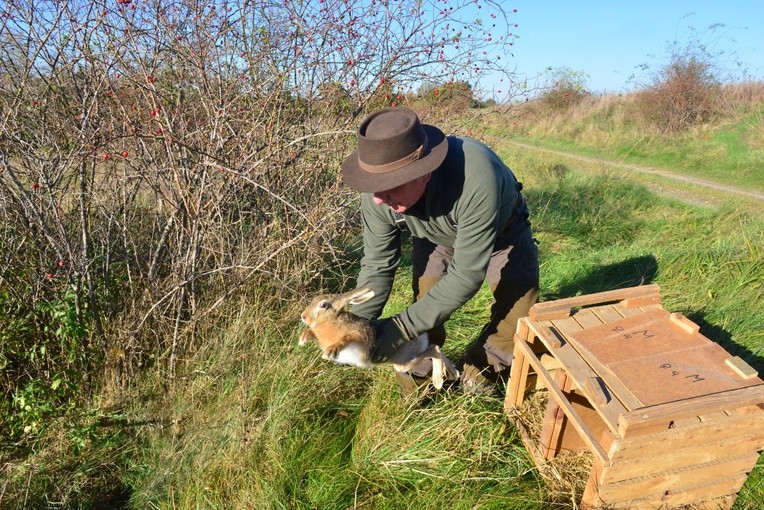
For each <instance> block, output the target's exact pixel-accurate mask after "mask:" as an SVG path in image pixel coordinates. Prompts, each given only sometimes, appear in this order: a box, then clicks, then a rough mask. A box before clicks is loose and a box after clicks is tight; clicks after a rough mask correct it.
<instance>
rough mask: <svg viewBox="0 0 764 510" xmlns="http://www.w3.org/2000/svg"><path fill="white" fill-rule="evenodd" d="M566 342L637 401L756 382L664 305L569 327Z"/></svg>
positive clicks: (671, 398) (658, 400)
mask: <svg viewBox="0 0 764 510" xmlns="http://www.w3.org/2000/svg"><path fill="white" fill-rule="evenodd" d="M569 339H570V343H571V345H573V347H574V348H575V349H576V350H578V351H579V353H580V354H581V356H582V357H584V358H585V359H586V360H587V362H589V363H590V364H591V365H592V367H593V368H595V370H596V371H597V372H598V373H599V374H600V375H602V376H603V377H604V379H605V381H606V382H608V379H609V380H610V381H613V379H615V381H613V382H615V383H616V384H613V387H614V389H616V388H617V389H618V390H619V391H620V392H621V393H622V394H623V393H624V392H628V393H629V395H628V397H632V398H633V399H636V400H637V401H638V402H639V403H641V404H642V405H643V406H650V405H656V404H662V403H665V402H673V401H677V400H683V399H687V398H693V397H696V396H700V395H706V394H708V393H714V392H719V391H727V390H731V389H735V388H742V387H746V386H750V385H752V384H756V383H757V381H756V380H754V378H750V379H745V377H744V376H741V374H740V372H739V371H737V370H734V369H733V368H731V367H730V365H729V363H727V359H729V357H730V356H729V354H728V353H727V352H726V351H725V350H724V349H722V347H721V346H719V345H718V344H715V343H714V342H712V341H710V340H709V339H707V338H706V337H704V336H703V335H701V334H700V333H699V331H698V328H697V327H696V326H695V325H694V324H693V323H692V322H690V321H689V320H687V319H686V318H684V317H683V316H682V315H681V314H669V313H668V312H666V311H665V310H664V309H656V310H651V311H649V312H646V313H643V314H641V315H639V316H634V317H625V318H623V319H620V320H616V321H613V322H609V323H606V324H602V325H599V326H595V327H591V328H587V329H584V330H581V331H577V332H573V333H571V334H570V335H569Z"/></svg>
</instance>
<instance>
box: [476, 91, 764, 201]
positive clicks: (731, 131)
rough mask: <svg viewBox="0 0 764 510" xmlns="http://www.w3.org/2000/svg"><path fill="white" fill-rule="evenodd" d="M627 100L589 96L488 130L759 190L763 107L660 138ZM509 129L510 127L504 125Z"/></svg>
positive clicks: (762, 187)
mask: <svg viewBox="0 0 764 510" xmlns="http://www.w3.org/2000/svg"><path fill="white" fill-rule="evenodd" d="M632 101H633V98H632V97H631V96H625V97H610V96H607V97H603V98H591V99H589V100H587V101H584V102H583V103H582V104H580V105H578V106H577V107H576V108H575V109H574V110H572V111H568V112H563V113H558V114H554V115H552V114H550V115H548V116H539V115H537V114H534V115H529V116H527V117H525V116H522V115H520V116H519V117H518V118H517V119H516V120H514V121H513V124H508V123H507V122H505V121H503V120H500V121H498V122H497V123H496V124H495V125H494V126H493V127H492V129H491V130H490V133H492V134H494V135H501V134H509V135H510V136H511V137H512V138H513V139H514V140H517V141H522V142H526V143H530V144H533V145H538V146H542V147H545V148H549V149H555V150H561V151H567V152H572V153H575V154H580V155H584V156H590V157H599V158H605V159H610V160H614V161H618V162H625V163H632V164H640V165H646V166H652V167H658V168H664V169H667V170H672V171H675V172H678V173H681V174H686V175H691V176H694V177H698V178H703V179H709V180H711V181H715V182H717V183H721V184H728V185H732V186H736V187H741V188H747V189H751V190H756V191H764V173H762V172H761V168H762V164H763V163H764V144H762V136H764V127H763V126H764V124H763V123H762V116H764V108H762V106H761V104H760V103H758V104H755V105H753V106H748V107H745V108H740V109H738V110H735V111H733V112H731V113H728V114H726V115H725V116H723V117H722V118H720V119H719V120H718V121H716V122H713V123H707V124H700V125H696V126H695V127H693V128H692V129H690V130H689V131H687V132H684V133H681V134H679V135H674V134H670V135H667V134H661V133H660V132H658V131H655V130H651V129H650V128H649V127H647V126H645V125H644V123H642V122H640V121H639V119H638V118H637V117H636V115H635V113H634V112H633V109H634V105H633V102H632ZM510 126H511V127H510Z"/></svg>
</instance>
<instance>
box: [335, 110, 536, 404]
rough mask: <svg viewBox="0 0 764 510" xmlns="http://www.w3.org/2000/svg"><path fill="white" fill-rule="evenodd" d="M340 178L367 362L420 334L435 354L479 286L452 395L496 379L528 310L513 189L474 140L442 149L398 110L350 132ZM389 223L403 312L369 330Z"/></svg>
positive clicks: (526, 230)
mask: <svg viewBox="0 0 764 510" xmlns="http://www.w3.org/2000/svg"><path fill="white" fill-rule="evenodd" d="M342 177H343V179H344V181H345V183H346V184H347V185H348V186H350V187H351V188H353V189H354V190H356V191H359V192H362V195H361V212H362V217H363V225H364V231H363V241H364V254H363V258H362V260H361V270H360V273H359V275H358V281H357V286H358V287H370V288H371V289H373V290H374V292H375V297H374V298H372V299H371V300H369V301H367V302H365V303H363V304H359V305H356V306H355V307H354V308H353V312H354V313H356V314H357V315H360V316H362V317H366V318H368V319H372V320H375V325H376V331H377V338H376V340H375V343H374V346H373V349H372V359H373V361H375V362H382V361H385V360H386V359H388V358H389V357H390V356H391V355H392V354H393V353H395V352H396V350H397V349H398V348H399V347H400V346H401V345H402V344H403V343H404V342H407V341H409V340H411V339H413V338H416V337H417V336H418V335H419V334H421V333H423V332H425V331H427V332H429V334H430V341H431V342H432V343H436V344H438V345H441V346H442V345H443V342H444V341H445V329H444V328H443V323H444V322H445V321H446V320H447V319H448V317H449V316H450V315H451V314H452V313H453V312H454V311H456V310H457V309H459V308H460V307H461V306H463V305H464V304H465V303H466V302H467V301H468V300H469V299H470V298H471V297H472V296H474V295H475V293H477V291H478V290H479V289H480V287H481V285H482V283H483V281H484V280H486V279H487V280H488V283H489V286H490V288H491V290H492V292H493V296H494V302H493V304H492V306H491V318H490V322H489V323H488V324H486V325H485V327H484V328H483V330H482V332H481V333H480V335H479V336H478V338H477V339H476V340H475V341H474V342H473V343H472V344H471V345H470V346H469V347H468V348H467V350H466V353H465V356H464V366H463V369H462V384H463V386H464V388H465V389H466V390H468V391H481V390H484V389H490V385H489V384H487V383H488V382H489V381H490V382H495V381H497V380H498V379H499V378H506V377H507V376H508V370H507V369H508V368H509V365H510V364H511V362H512V350H513V345H514V343H513V335H514V333H515V328H516V324H517V320H518V319H519V318H521V317H524V316H526V315H527V313H528V310H529V309H530V307H531V306H532V305H533V304H534V303H535V302H536V300H537V298H538V250H537V248H536V244H535V242H534V240H533V237H532V233H531V228H530V222H529V221H528V209H527V207H526V205H525V200H524V199H523V196H522V194H521V193H520V190H521V189H522V185H521V184H520V183H518V182H517V180H516V179H515V176H514V175H513V174H512V172H511V171H510V169H509V168H508V167H507V166H506V165H505V164H504V163H502V161H501V160H500V159H499V157H498V156H497V155H496V154H495V153H494V152H492V151H491V150H490V149H489V148H488V147H486V146H485V145H483V144H482V143H480V142H478V141H477V140H474V139H471V138H460V137H455V136H449V137H446V136H445V134H444V133H443V132H442V131H441V130H440V129H438V128H436V127H434V126H430V125H427V124H422V123H421V122H420V120H419V118H418V116H417V114H416V113H415V112H414V111H412V110H410V109H407V108H387V109H384V110H381V111H378V112H376V113H373V114H371V115H369V116H368V117H366V118H365V119H364V120H363V121H362V122H361V125H360V127H359V129H358V148H357V150H356V151H354V152H353V153H352V154H351V155H350V156H348V157H347V158H346V159H345V161H344V162H343V164H342ZM399 221H404V222H405V224H406V226H407V227H408V229H409V230H410V232H411V234H412V270H413V278H412V282H413V284H412V286H413V291H414V298H415V302H414V303H413V304H412V305H410V306H409V307H408V308H406V309H405V310H403V311H402V312H401V313H399V314H397V315H395V316H393V317H389V318H386V319H381V320H376V319H378V317H379V315H380V314H381V313H382V309H383V308H384V305H385V303H386V302H387V299H388V297H389V295H390V289H391V287H392V283H393V278H394V276H395V271H396V268H397V267H398V265H399V264H400V261H401V233H400V228H399ZM416 375H420V376H421V375H424V374H421V373H420V374H416ZM408 378H409V380H406V376H405V375H404V376H402V378H401V377H399V380H398V382H399V384H400V385H401V388H402V390H403V391H404V392H409V391H411V389H412V388H415V382H414V380H413V379H411V376H410V375H408Z"/></svg>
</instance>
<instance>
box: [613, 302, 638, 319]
mask: <svg viewBox="0 0 764 510" xmlns="http://www.w3.org/2000/svg"><path fill="white" fill-rule="evenodd" d="M611 308H612V309H613V310H615V311H617V312H618V313H620V314H621V315H622V316H623V317H631V316H632V315H639V314H640V313H644V312H643V310H640V309H639V308H626V307H625V306H623V305H622V304H621V303H616V304H614V305H611Z"/></svg>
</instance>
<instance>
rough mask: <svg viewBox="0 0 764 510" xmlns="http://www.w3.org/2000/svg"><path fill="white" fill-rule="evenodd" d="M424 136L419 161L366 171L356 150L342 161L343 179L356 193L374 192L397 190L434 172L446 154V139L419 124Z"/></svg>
mask: <svg viewBox="0 0 764 510" xmlns="http://www.w3.org/2000/svg"><path fill="white" fill-rule="evenodd" d="M422 128H423V129H424V130H425V132H426V133H427V141H428V146H429V147H428V149H427V152H426V153H425V154H424V155H423V156H422V157H420V158H419V159H417V160H415V161H413V162H411V163H409V164H408V165H406V166H404V167H402V168H399V169H397V170H392V171H389V172H380V173H374V172H368V171H366V170H364V169H363V168H361V166H360V165H359V164H358V150H357V149H356V150H355V151H353V152H352V153H351V154H350V155H349V156H348V157H347V158H345V161H343V162H342V180H343V181H345V184H347V185H348V186H350V187H351V188H353V189H354V190H355V191H360V192H363V193H377V192H379V191H387V190H389V189H393V188H397V187H398V186H400V185H402V184H406V183H407V182H410V181H413V180H414V179H416V178H417V177H421V176H423V175H427V174H429V173H430V172H433V171H434V170H436V169H437V168H438V167H439V166H440V165H441V163H443V160H445V159H446V154H448V140H447V139H446V135H445V133H443V131H441V130H440V129H438V128H436V127H435V126H430V125H428V124H422Z"/></svg>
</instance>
